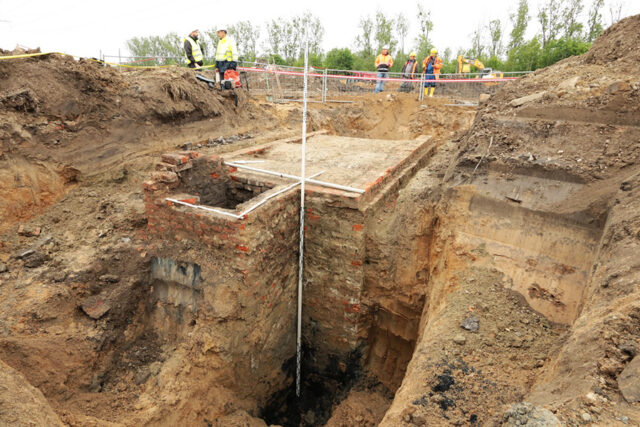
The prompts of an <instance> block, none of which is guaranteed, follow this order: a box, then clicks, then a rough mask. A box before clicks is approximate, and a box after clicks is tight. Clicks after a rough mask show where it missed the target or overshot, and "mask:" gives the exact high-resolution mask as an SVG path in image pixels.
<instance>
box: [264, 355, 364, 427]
mask: <svg viewBox="0 0 640 427" xmlns="http://www.w3.org/2000/svg"><path fill="white" fill-rule="evenodd" d="M314 351H315V350H314V349H313V348H312V347H310V346H309V345H305V346H304V347H303V349H302V352H303V361H308V360H309V358H310V357H312V356H313V353H314ZM295 362H296V358H295V356H294V357H292V358H290V359H288V360H287V361H285V363H284V364H283V365H282V370H283V371H284V372H285V373H286V374H287V376H288V378H289V379H290V382H291V385H290V386H289V387H287V388H285V389H282V390H279V391H276V392H275V393H274V394H272V395H271V396H270V397H269V399H268V401H267V404H266V405H265V406H264V408H262V409H261V411H260V412H261V413H260V417H261V418H262V419H264V420H265V422H267V424H269V425H271V424H275V425H282V426H283V427H298V426H321V425H324V424H325V423H326V422H327V421H328V420H329V418H330V417H331V414H332V409H333V406H334V405H335V404H337V403H339V402H340V401H341V400H342V399H344V398H345V397H346V395H347V394H348V392H349V390H350V389H351V387H353V386H354V384H356V382H357V381H358V380H359V379H360V378H361V375H362V369H363V367H362V348H359V349H358V350H356V351H355V352H353V353H352V354H350V355H349V358H348V359H347V363H346V367H345V369H340V367H339V366H340V362H339V361H338V360H337V359H331V363H330V364H329V366H328V367H327V368H326V369H325V370H324V371H322V372H318V371H317V370H314V369H313V367H312V366H311V365H310V364H309V363H304V364H303V368H302V384H301V387H300V396H297V395H296V386H295Z"/></svg>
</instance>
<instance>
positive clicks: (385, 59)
mask: <svg viewBox="0 0 640 427" xmlns="http://www.w3.org/2000/svg"><path fill="white" fill-rule="evenodd" d="M375 66H376V70H377V71H378V80H377V81H376V88H375V90H374V92H375V93H379V92H382V91H383V90H384V79H386V78H387V77H388V76H389V69H390V68H391V67H393V58H392V57H391V54H390V53H389V48H386V47H383V48H382V53H380V55H378V56H377V57H376V62H375Z"/></svg>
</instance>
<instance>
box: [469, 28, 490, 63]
mask: <svg viewBox="0 0 640 427" xmlns="http://www.w3.org/2000/svg"><path fill="white" fill-rule="evenodd" d="M483 34H484V30H483V29H482V27H480V26H478V28H476V29H475V31H474V32H473V33H471V49H469V50H468V51H467V56H468V57H470V58H478V59H480V58H484V57H485V56H486V53H487V52H486V50H485V44H484V41H483V37H482V35H483Z"/></svg>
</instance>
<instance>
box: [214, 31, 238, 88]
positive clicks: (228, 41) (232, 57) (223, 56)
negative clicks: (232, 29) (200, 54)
mask: <svg viewBox="0 0 640 427" xmlns="http://www.w3.org/2000/svg"><path fill="white" fill-rule="evenodd" d="M218 38H219V39H220V40H219V41H218V49H217V50H216V68H217V69H218V72H219V73H220V79H224V72H225V71H227V70H235V69H236V67H237V66H238V49H237V48H236V42H235V41H234V40H233V39H232V38H231V37H228V36H227V30H218Z"/></svg>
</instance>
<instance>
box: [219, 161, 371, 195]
mask: <svg viewBox="0 0 640 427" xmlns="http://www.w3.org/2000/svg"><path fill="white" fill-rule="evenodd" d="M224 164H225V165H227V166H231V167H234V168H238V169H247V170H250V171H254V172H259V173H263V174H266V175H273V176H279V177H281V178H289V179H296V180H298V181H299V180H301V179H302V178H301V177H299V176H295V175H291V174H288V173H282V172H274V171H270V170H266V169H258V168H252V167H249V166H245V165H240V164H237V163H233V162H224ZM305 181H306V182H308V183H310V184H315V185H320V186H322V187H328V188H335V189H336V190H344V191H350V192H352V193H360V194H364V193H365V191H364V190H362V189H360V188H355V187H349V186H347V185H340V184H334V183H332V182H325V181H318V180H316V179H311V178H307V179H306V180H305Z"/></svg>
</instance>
